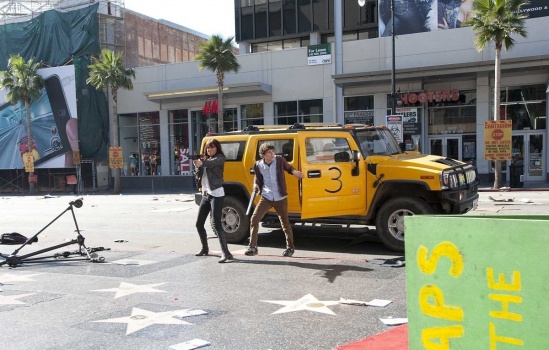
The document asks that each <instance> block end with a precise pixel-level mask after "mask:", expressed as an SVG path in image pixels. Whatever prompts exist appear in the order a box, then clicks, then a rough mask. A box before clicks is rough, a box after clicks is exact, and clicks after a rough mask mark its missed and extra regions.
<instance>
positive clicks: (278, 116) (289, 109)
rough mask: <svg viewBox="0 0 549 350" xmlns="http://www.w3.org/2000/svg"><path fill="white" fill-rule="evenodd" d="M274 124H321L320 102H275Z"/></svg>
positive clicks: (321, 111)
mask: <svg viewBox="0 0 549 350" xmlns="http://www.w3.org/2000/svg"><path fill="white" fill-rule="evenodd" d="M274 112H275V113H274V114H275V124H277V125H293V124H295V123H322V120H323V107H322V100H304V101H289V102H277V103H275V104H274Z"/></svg>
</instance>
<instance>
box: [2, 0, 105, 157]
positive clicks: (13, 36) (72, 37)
mask: <svg viewBox="0 0 549 350" xmlns="http://www.w3.org/2000/svg"><path fill="white" fill-rule="evenodd" d="M98 7H99V4H98V3H97V4H94V5H92V6H88V7H86V8H82V9H77V10H73V11H68V12H60V11H55V10H51V11H46V12H43V13H41V14H40V15H38V16H36V17H34V18H32V19H31V20H29V21H26V22H17V23H10V24H5V25H0V70H2V71H3V70H6V69H7V64H8V60H9V57H10V56H11V55H21V56H22V57H23V58H25V59H30V58H33V57H34V58H35V59H36V60H37V61H41V62H42V63H43V64H44V65H45V66H49V67H57V66H63V65H67V64H71V63H73V64H74V68H75V73H76V77H75V79H76V97H77V110H78V134H79V138H80V153H81V156H82V157H83V158H93V159H95V160H96V161H100V160H103V159H106V158H107V150H108V142H109V139H108V134H109V124H108V123H109V116H108V105H107V99H106V96H105V94H104V93H103V91H97V90H95V89H94V88H93V87H92V86H89V85H87V84H86V79H87V78H88V65H89V64H90V60H91V59H90V57H91V55H96V54H99V52H100V47H99V20H98V17H97V9H98Z"/></svg>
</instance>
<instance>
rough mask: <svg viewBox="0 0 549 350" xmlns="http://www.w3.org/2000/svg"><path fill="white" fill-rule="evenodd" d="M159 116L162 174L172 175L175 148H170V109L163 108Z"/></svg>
mask: <svg viewBox="0 0 549 350" xmlns="http://www.w3.org/2000/svg"><path fill="white" fill-rule="evenodd" d="M158 117H159V122H160V175H170V161H171V159H173V150H172V149H171V148H170V131H169V125H168V111H167V110H165V109H164V110H161V111H160V112H159V116H158Z"/></svg>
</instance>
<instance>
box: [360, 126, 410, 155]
mask: <svg viewBox="0 0 549 350" xmlns="http://www.w3.org/2000/svg"><path fill="white" fill-rule="evenodd" d="M355 133H356V137H357V138H358V142H359V144H360V149H361V151H362V154H363V155H364V156H365V157H367V156H370V155H385V156H390V155H393V154H400V153H402V151H401V150H400V147H399V146H398V143H397V141H396V140H395V138H394V137H393V134H391V132H390V131H389V129H385V128H372V129H363V130H360V129H359V130H355Z"/></svg>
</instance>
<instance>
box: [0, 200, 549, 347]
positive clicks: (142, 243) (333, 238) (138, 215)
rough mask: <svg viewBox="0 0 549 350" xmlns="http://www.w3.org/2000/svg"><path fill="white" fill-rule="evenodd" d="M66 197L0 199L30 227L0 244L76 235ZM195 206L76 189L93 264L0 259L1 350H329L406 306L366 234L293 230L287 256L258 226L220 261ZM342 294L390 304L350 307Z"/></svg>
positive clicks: (532, 208)
mask: <svg viewBox="0 0 549 350" xmlns="http://www.w3.org/2000/svg"><path fill="white" fill-rule="evenodd" d="M546 194H547V192H535V191H528V192H518V191H513V192H483V193H481V197H480V200H479V207H478V209H477V210H476V211H474V212H471V213H469V214H467V215H530V214H546V213H547V208H548V205H549V198H548V197H549V196H547V195H546ZM490 197H491V198H490ZM76 198H77V197H75V196H61V197H55V198H45V197H44V196H36V197H33V196H13V197H9V196H4V197H0V205H1V207H2V210H3V215H2V223H1V224H0V225H1V226H0V227H1V229H0V233H3V232H19V233H21V234H23V235H25V236H27V237H31V236H33V235H34V234H36V233H38V232H40V231H42V232H41V233H40V234H39V235H38V236H37V237H38V239H39V241H38V243H34V244H33V245H31V246H25V247H23V248H22V249H21V250H20V251H17V252H15V249H17V248H18V247H19V246H8V245H0V252H1V253H3V254H6V255H9V254H14V255H17V256H19V257H21V256H24V255H26V254H29V253H31V252H34V251H37V250H39V249H49V248H50V247H52V246H55V245H59V244H63V243H65V242H68V243H70V242H71V240H72V239H75V238H76V236H77V233H76V230H75V228H76V226H75V222H74V220H73V217H72V214H71V211H70V210H68V211H66V209H69V208H70V206H69V205H68V203H69V202H70V201H73V200H74V199H76ZM196 212H197V206H196V205H195V204H194V200H193V195H192V194H165V195H119V196H117V195H105V194H90V195H86V196H84V197H83V206H82V207H81V208H78V209H74V214H75V218H76V223H77V225H78V228H79V229H80V232H81V234H82V236H83V237H85V241H84V244H85V245H86V246H87V247H88V248H105V250H103V251H98V252H96V253H97V254H98V255H99V257H100V258H104V262H102V263H99V262H98V263H93V262H90V261H89V260H86V259H84V260H79V258H81V256H80V255H78V254H77V255H70V256H69V257H68V258H60V259H51V258H49V259H41V260H38V261H32V262H31V261H30V260H23V264H22V265H21V266H18V267H16V268H11V267H9V266H8V265H7V264H4V265H3V266H0V283H2V284H3V285H0V289H1V290H2V292H0V315H1V316H2V323H1V324H2V332H1V333H0V342H1V343H2V344H10V349H12V350H18V349H21V350H23V349H25V350H27V349H37V350H41V349H62V348H63V349H116V350H124V349H155V350H156V349H184V348H185V347H183V345H182V344H184V343H185V342H187V341H191V340H193V339H200V340H203V341H207V342H209V343H210V344H211V345H210V347H209V348H211V349H231V350H232V349H234V350H240V349H254V350H255V349H292V350H293V349H296V350H298V349H333V348H335V347H336V346H338V345H342V344H345V343H348V342H351V341H355V340H358V339H362V338H364V337H367V336H370V335H373V334H377V333H380V332H382V331H384V330H387V329H389V328H388V327H389V326H386V325H385V324H384V323H383V322H382V321H381V318H388V317H393V318H399V317H406V299H405V282H406V281H405V279H406V275H405V268H402V267H387V266H383V265H379V264H376V263H374V262H375V261H376V259H381V261H383V260H384V259H390V258H395V257H398V256H399V254H395V253H394V252H391V251H388V250H387V249H385V248H384V247H383V245H381V244H380V243H379V242H377V241H376V239H375V236H374V235H373V234H372V233H373V231H367V230H365V229H358V228H353V229H337V228H334V227H300V228H296V229H295V242H296V253H295V255H294V257H292V258H284V257H282V256H281V253H282V251H283V249H284V236H283V233H282V232H281V230H277V229H266V228H263V229H262V230H261V231H260V238H259V253H260V254H259V255H257V256H254V257H247V256H245V255H243V253H244V250H245V245H243V244H242V245H235V244H231V245H229V248H230V250H231V252H232V253H233V254H234V255H235V257H236V258H237V260H236V261H234V262H231V263H228V264H218V263H217V259H218V256H208V257H195V256H194V253H196V252H198V250H199V249H200V244H199V240H198V236H197V234H196V229H195V228H194V220H195V216H196ZM56 218H57V219H56ZM46 226H47V227H46ZM208 232H209V236H210V249H212V250H213V252H212V254H214V255H219V244H218V242H217V240H216V238H215V237H214V235H213V233H212V231H211V229H210V228H208ZM77 248H78V244H72V245H68V246H66V247H62V248H59V249H54V250H51V251H50V250H48V251H46V252H44V253H41V254H37V255H35V256H32V257H28V258H26V259H32V258H35V257H46V256H51V255H53V254H55V253H58V252H65V251H67V252H74V251H76V250H77ZM1 262H2V260H0V263H1ZM341 298H345V299H354V300H359V301H371V300H373V299H385V300H390V301H391V303H390V304H389V305H388V306H385V307H371V306H354V305H346V304H341V303H338V301H340V299H341Z"/></svg>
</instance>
